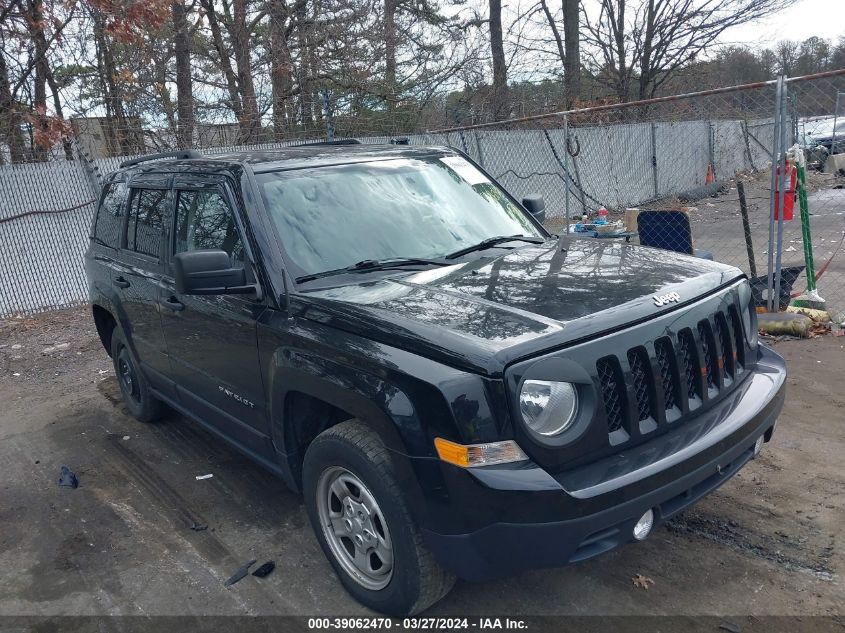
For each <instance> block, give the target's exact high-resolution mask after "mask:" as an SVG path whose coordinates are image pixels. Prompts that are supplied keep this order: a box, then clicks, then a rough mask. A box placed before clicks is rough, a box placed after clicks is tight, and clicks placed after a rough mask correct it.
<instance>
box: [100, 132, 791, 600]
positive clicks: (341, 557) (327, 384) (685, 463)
mask: <svg viewBox="0 0 845 633" xmlns="http://www.w3.org/2000/svg"><path fill="white" fill-rule="evenodd" d="M153 159H156V160H153ZM544 208H545V205H544V203H543V200H542V198H541V197H540V196H528V197H526V198H523V200H522V202H521V203H520V202H518V201H517V200H515V199H514V198H513V197H512V196H511V195H510V194H509V193H508V192H506V191H505V190H504V189H503V188H502V187H501V186H500V185H499V184H498V183H497V182H496V181H495V180H494V179H493V178H491V177H490V175H489V174H487V173H486V172H485V171H484V170H483V169H482V168H481V167H479V166H478V165H476V164H475V163H473V162H472V160H471V159H470V158H469V157H467V156H466V155H464V154H462V153H461V152H459V151H457V150H455V149H451V148H446V147H407V146H406V147H402V146H396V145H381V146H372V145H322V146H308V147H305V146H303V147H291V148H287V149H284V150H278V151H274V152H259V151H257V152H248V153H239V154H229V155H225V156H200V155H199V154H196V153H195V152H188V153H181V154H178V155H177V156H175V157H174V156H170V157H165V156H161V155H159V156H155V157H147V158H145V159H140V160H136V161H129V162H128V163H125V164H124V165H123V166H122V168H121V169H120V170H118V171H117V172H116V173H114V174H112V175H111V176H109V177H108V179H107V181H106V183H105V186H104V190H103V194H102V197H101V200H100V204H99V207H98V210H97V213H96V214H95V219H94V224H93V226H92V228H91V241H90V247H89V249H88V251H87V254H86V258H85V265H86V272H87V275H88V284H89V289H90V297H91V303H92V306H93V316H94V322H95V324H96V327H97V332H98V333H99V336H100V339H101V341H102V343H103V346H104V347H105V349H106V351H107V352H108V353H109V354H110V355H111V357H112V360H113V363H114V369H115V372H116V374H117V378H118V384H119V385H120V389H121V391H122V393H123V397H124V399H125V401H126V406H127V408H128V409H129V411H130V412H131V413H132V414H133V415H135V416H136V417H137V418H138V419H140V420H142V421H152V420H154V419H155V418H156V417H158V415H159V414H160V413H161V409H162V403H167V404H168V405H170V406H171V407H173V408H174V409H175V410H177V411H179V412H181V413H182V414H184V415H186V416H188V417H190V418H192V419H193V420H195V421H196V422H197V423H199V424H202V425H203V426H205V427H206V428H208V429H209V430H210V431H211V432H213V433H215V434H216V435H217V436H219V437H221V438H222V439H224V440H226V441H228V442H230V443H232V444H233V445H234V446H235V447H237V448H238V449H239V450H241V451H243V452H244V453H246V454H248V455H250V456H251V457H252V458H253V459H254V460H255V461H257V462H258V463H260V464H262V465H263V466H265V467H266V468H268V469H269V470H271V471H272V472H274V473H275V474H277V475H278V476H280V477H281V478H283V479H284V480H285V481H286V482H287V483H288V485H289V486H290V487H291V488H293V489H294V490H298V491H302V492H303V495H304V499H305V507H306V509H307V511H308V515H309V518H310V520H311V524H312V527H313V528H314V531H315V534H316V537H317V540H318V541H319V543H320V546H321V547H322V549H323V551H324V552H325V554H326V557H327V558H328V560H329V561H330V562H331V564H332V566H333V567H334V569H335V571H336V572H337V575H338V578H339V579H340V581H341V582H342V583H343V585H344V587H346V589H347V590H348V591H349V592H350V593H351V594H352V595H353V596H354V597H355V598H357V599H358V600H360V601H361V602H362V603H363V604H365V605H367V606H368V607H370V608H372V609H376V610H378V611H382V612H385V613H389V614H391V615H406V614H413V613H418V612H420V611H422V610H423V609H425V608H427V607H429V606H430V605H432V604H433V603H435V602H436V601H437V600H439V599H440V598H442V597H443V596H444V595H445V594H446V593H447V592H448V591H449V590H450V589H451V587H452V585H453V583H454V580H455V577H456V576H458V577H463V578H466V579H469V580H483V579H485V578H491V577H495V576H498V575H501V574H507V573H511V572H515V571H519V570H521V569H529V568H534V567H550V566H556V565H564V564H567V563H575V562H578V561H583V560H585V559H588V558H592V557H593V556H597V555H599V554H602V553H604V552H608V551H610V550H612V549H614V548H616V547H618V546H620V545H623V544H625V543H629V542H633V541H641V540H643V539H645V538H647V537H648V535H649V534H650V533H651V532H652V530H653V529H654V527H655V526H657V525H660V524H662V523H663V522H665V521H667V520H668V519H669V518H670V517H672V516H674V515H676V514H677V513H679V512H681V511H682V510H684V509H685V508H687V507H689V506H690V505H692V504H693V503H695V502H696V501H698V500H699V499H701V498H702V497H703V496H705V495H706V494H708V493H710V492H712V491H713V490H715V489H716V488H718V487H719V486H721V485H722V484H724V483H725V482H726V481H727V480H728V479H729V478H730V477H731V476H733V475H734V474H735V473H736V472H737V471H739V469H740V468H742V467H743V466H744V465H745V464H746V463H747V462H748V461H749V460H750V459H752V458H753V457H754V456H756V455H757V454H759V452H760V451H761V450H762V449H763V444H764V442H767V441H769V439H770V438H771V437H772V433H774V430H775V424H776V421H777V418H778V415H779V414H780V411H781V408H782V406H783V402H784V397H785V382H786V367H785V366H784V362H783V359H782V358H781V357H780V356H778V354H776V353H775V352H774V351H772V350H771V349H769V348H768V347H766V346H765V345H763V344H762V343H760V342H759V341H758V336H757V321H756V319H757V316H756V311H755V307H754V304H753V301H752V291H751V288H750V286H749V283H748V280H747V279H746V278H745V275H743V274H742V272H741V271H740V270H738V269H737V268H734V267H733V266H728V265H725V264H720V263H716V262H712V261H706V260H703V259H697V258H695V257H691V256H686V255H681V254H679V253H673V252H670V251H665V250H658V249H654V248H647V247H642V246H635V245H632V244H621V243H611V241H609V240H597V239H583V238H576V237H570V236H563V237H561V238H558V237H557V236H555V235H551V234H549V233H548V231H546V230H545V229H544V228H543V225H542V223H541V221H542V218H543V216H544V214H545V210H544ZM263 502H266V503H272V502H273V500H272V499H267V500H263ZM279 534H280V535H281V536H282V537H283V535H284V529H283V527H282V526H280V527H279ZM659 547H662V548H663V549H665V547H664V545H663V544H662V543H661V544H660V545H659ZM665 559H666V560H667V561H671V560H672V555H671V554H666V555H665ZM702 582H705V581H702ZM707 582H709V581H707ZM589 591H590V589H589V587H586V588H585V589H584V592H585V593H584V595H583V596H580V597H578V596H573V600H578V601H584V600H587V601H589Z"/></svg>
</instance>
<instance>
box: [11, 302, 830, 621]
mask: <svg viewBox="0 0 845 633" xmlns="http://www.w3.org/2000/svg"><path fill="white" fill-rule="evenodd" d="M776 347H777V349H778V351H779V352H781V353H782V354H784V355H785V356H786V358H787V359H788V362H789V369H790V379H789V389H790V391H789V395H788V398H787V404H786V409H785V411H784V414H783V416H782V418H781V421H780V425H779V427H778V431H777V433H776V434H775V437H774V440H773V441H772V442H771V443H770V444H768V445H767V446H766V449H765V450H764V452H763V455H762V457H761V459H758V460H756V461H754V462H752V463H750V464H749V465H748V466H747V467H746V468H745V469H744V470H743V471H742V472H741V473H740V474H739V475H737V476H736V477H735V478H734V479H733V480H732V481H730V482H729V483H728V484H726V485H725V486H724V487H723V488H722V489H720V490H719V491H717V492H716V493H714V494H713V495H711V496H710V497H708V498H706V499H705V500H703V501H702V502H701V503H699V504H698V505H697V506H696V507H695V508H694V509H692V510H690V511H689V512H688V513H687V514H686V515H685V516H684V517H682V518H681V519H679V520H676V521H674V522H673V523H671V524H670V525H669V526H668V527H665V528H663V529H661V530H659V531H658V532H657V533H655V534H653V535H652V536H651V537H650V538H649V539H648V540H647V541H646V542H644V543H642V544H639V545H635V546H634V545H632V546H627V547H624V548H622V549H621V550H619V551H617V552H615V553H612V554H609V555H606V556H604V557H602V558H599V559H597V560H593V561H589V562H586V563H582V564H579V565H576V566H573V567H569V568H565V569H558V570H546V571H535V572H529V573H525V574H522V575H520V576H517V577H513V578H509V579H506V580H501V581H498V582H492V583H487V584H469V583H463V582H459V583H458V585H457V586H456V587H455V589H454V591H453V592H452V593H451V594H450V595H449V596H448V597H447V598H446V599H445V600H444V601H443V602H442V603H440V604H439V605H437V606H436V607H435V608H434V609H433V610H432V612H433V614H463V615H473V614H476V615H490V614H509V615H541V614H573V615H593V614H599V615H619V614H680V615H685V616H696V615H705V614H710V615H719V616H725V615H733V616H747V615H754V616H763V615H785V614H791V615H836V614H842V612H843V603H844V602H845V600H843V599H844V598H845V589H844V588H843V578H842V576H843V573H845V555H843V548H842V543H843V539H845V470H843V466H842V463H843V462H842V456H843V454H845V392H843V387H842V385H843V383H842V376H843V371H845V338H834V337H831V336H828V337H823V338H819V339H815V340H810V341H788V342H787V341H784V342H781V343H778V344H777V346H776ZM0 403H2V409H0V499H2V502H0V614H5V615H60V614H73V615H107V614H109V615H113V614H121V615H177V614H188V615H198V614H216V615H243V614H250V615H256V614H347V615H350V614H361V613H365V611H364V609H363V608H362V607H360V606H359V605H358V604H357V603H355V602H353V601H352V600H351V599H350V598H349V597H348V596H347V595H346V593H345V592H344V591H343V590H342V589H341V587H340V585H339V583H338V582H337V581H336V579H335V578H334V575H333V573H332V571H331V569H330V567H329V565H328V563H327V562H326V560H325V558H324V557H323V555H322V553H321V552H320V550H319V548H318V545H317V543H316V541H315V539H314V537H313V536H312V534H311V530H310V527H309V526H308V523H307V519H306V516H305V512H304V509H303V506H302V504H301V501H300V499H299V498H298V497H297V496H296V495H294V494H291V493H290V492H288V491H287V490H286V489H285V488H284V486H283V485H282V484H281V483H280V482H279V481H277V480H275V479H274V478H273V477H271V476H270V475H268V474H267V473H265V472H264V471H263V470H262V469H261V468H259V467H258V466H255V465H253V464H251V463H250V462H249V461H247V460H246V459H245V458H243V457H241V456H240V455H238V454H237V453H235V452H234V451H232V450H230V449H229V448H227V447H226V446H224V445H222V444H221V443H219V442H217V441H215V440H214V439H213V438H212V437H211V436H209V435H208V434H207V433H206V432H204V431H202V430H200V429H198V428H197V427H196V426H195V425H193V424H191V423H189V422H187V421H186V420H184V419H183V418H181V417H179V416H176V415H175V414H174V415H171V416H170V417H169V419H167V420H165V421H163V422H161V423H157V424H152V425H144V424H141V423H138V422H136V421H135V420H133V419H131V418H130V417H128V416H127V414H126V412H125V410H124V408H123V406H122V404H121V402H120V400H119V391H118V387H117V384H116V382H115V380H114V378H113V377H112V369H111V363H110V360H109V358H108V357H107V356H106V354H105V352H104V351H103V350H102V348H101V347H100V344H99V341H98V340H97V338H96V334H95V332H94V329H93V325H92V323H91V321H90V319H89V318H88V315H87V312H86V310H84V309H75V310H68V311H62V312H54V313H49V314H45V315H41V316H38V317H35V318H24V319H10V320H7V321H0ZM63 464H66V465H68V466H70V467H71V468H72V469H73V470H74V471H75V472H76V474H77V475H78V477H79V481H80V486H79V488H78V489H76V490H73V489H70V488H59V487H58V486H57V485H56V479H57V477H58V474H59V470H60V468H61V466H62V465H63ZM207 473H212V474H213V475H214V476H213V478H211V479H206V480H202V481H197V480H196V479H195V477H196V476H197V475H204V474H207ZM193 522H198V523H207V524H208V526H209V527H208V529H207V530H205V531H201V532H197V531H192V530H191V529H190V526H191V524H192V523H193ZM253 558H255V559H258V560H259V563H261V562H263V561H265V560H268V559H273V560H275V561H276V564H277V569H276V571H275V572H274V573H273V574H272V575H270V576H269V577H267V578H266V579H263V580H258V579H256V578H253V577H251V576H250V577H247V578H246V579H245V580H243V581H242V582H240V583H239V584H237V585H235V586H233V587H231V588H224V586H223V582H224V581H225V580H226V578H227V577H229V576H230V575H231V574H232V573H233V572H234V571H235V570H236V569H237V568H238V567H239V566H240V565H242V564H243V563H244V562H245V561H248V560H250V559H253ZM635 574H642V575H644V576H647V577H649V578H651V579H653V581H654V584H653V585H651V586H650V588H649V589H648V590H645V589H639V588H636V587H634V586H633V584H632V577H633V576H634V575H635ZM714 628H716V627H714Z"/></svg>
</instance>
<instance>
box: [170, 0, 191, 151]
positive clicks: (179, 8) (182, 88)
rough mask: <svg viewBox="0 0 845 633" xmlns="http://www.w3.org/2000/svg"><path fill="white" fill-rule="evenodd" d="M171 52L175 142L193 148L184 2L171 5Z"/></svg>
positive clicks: (188, 38)
mask: <svg viewBox="0 0 845 633" xmlns="http://www.w3.org/2000/svg"><path fill="white" fill-rule="evenodd" d="M172 15H173V52H174V55H175V57H176V114H177V121H176V142H177V143H178V145H179V147H180V148H190V147H193V146H194V95H193V81H192V79H191V48H192V46H191V44H192V42H191V30H190V26H189V25H188V15H187V11H186V10H185V5H184V0H176V1H175V2H174V3H173V5H172Z"/></svg>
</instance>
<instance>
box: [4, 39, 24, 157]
mask: <svg viewBox="0 0 845 633" xmlns="http://www.w3.org/2000/svg"><path fill="white" fill-rule="evenodd" d="M0 112H1V113H3V114H2V118H0V133H2V134H3V137H4V138H5V140H6V143H7V144H8V145H9V158H10V159H11V161H12V163H13V164H14V163H22V162H24V158H25V154H26V147H25V145H24V140H23V134H22V133H21V115H20V113H19V112H18V111H17V108H16V107H15V99H14V96H13V95H12V87H11V85H10V84H9V70H8V68H7V67H6V57H5V56H4V55H3V54H2V53H0Z"/></svg>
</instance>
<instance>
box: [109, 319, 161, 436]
mask: <svg viewBox="0 0 845 633" xmlns="http://www.w3.org/2000/svg"><path fill="white" fill-rule="evenodd" d="M111 357H112V362H113V363H114V374H115V376H116V377H117V384H118V385H120V392H121V393H122V394H123V401H124V402H125V403H126V408H127V409H129V412H130V413H131V414H132V415H133V416H134V417H135V418H137V419H138V420H140V421H141V422H154V421H155V420H158V419H159V418H160V417H161V414H162V402H161V400H158V399H157V398H156V397H155V396H153V394H152V392H151V391H150V384H149V382H147V379H146V377H145V376H144V374H143V373H142V372H141V371H140V369H139V366H138V362H137V361H136V360H135V357H134V355H133V354H132V351H131V350H130V349H129V346H128V345H127V344H126V340H125V339H124V338H123V333H122V332H121V331H120V330H119V329H118V328H114V331H113V332H112V336H111Z"/></svg>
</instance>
